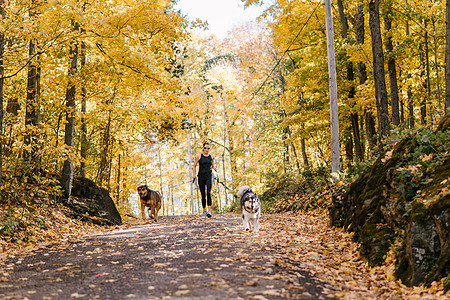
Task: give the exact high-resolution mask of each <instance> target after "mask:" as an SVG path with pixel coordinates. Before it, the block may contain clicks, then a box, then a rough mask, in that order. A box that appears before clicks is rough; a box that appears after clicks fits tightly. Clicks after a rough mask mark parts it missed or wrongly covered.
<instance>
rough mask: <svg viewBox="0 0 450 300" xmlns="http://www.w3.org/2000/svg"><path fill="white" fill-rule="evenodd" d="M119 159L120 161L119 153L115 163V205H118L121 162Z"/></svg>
mask: <svg viewBox="0 0 450 300" xmlns="http://www.w3.org/2000/svg"><path fill="white" fill-rule="evenodd" d="M120 159H121V156H120V153H119V157H118V162H117V182H116V184H117V186H116V203H117V204H120V202H121V201H120V180H121V178H120V175H121V174H120V171H121V170H120V168H121V161H120Z"/></svg>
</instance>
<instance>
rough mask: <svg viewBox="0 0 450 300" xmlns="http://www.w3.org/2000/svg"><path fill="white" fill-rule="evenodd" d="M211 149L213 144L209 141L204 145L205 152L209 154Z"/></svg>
mask: <svg viewBox="0 0 450 300" xmlns="http://www.w3.org/2000/svg"><path fill="white" fill-rule="evenodd" d="M209 149H211V144H210V143H209V142H208V141H205V142H204V143H203V152H208V151H209Z"/></svg>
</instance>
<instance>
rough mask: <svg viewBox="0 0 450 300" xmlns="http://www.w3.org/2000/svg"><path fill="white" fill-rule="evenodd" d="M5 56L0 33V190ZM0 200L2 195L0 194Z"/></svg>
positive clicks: (2, 11)
mask: <svg viewBox="0 0 450 300" xmlns="http://www.w3.org/2000/svg"><path fill="white" fill-rule="evenodd" d="M4 4H5V1H4V0H0V19H3V18H4V17H5V9H4V8H3V6H4ZM4 54H5V35H4V34H3V33H2V32H0V190H2V186H3V143H4V139H3V84H4V78H3V76H4V70H5V67H4V66H3V57H4ZM0 200H2V193H1V192H0Z"/></svg>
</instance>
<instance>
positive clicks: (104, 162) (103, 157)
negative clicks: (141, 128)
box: [95, 91, 115, 186]
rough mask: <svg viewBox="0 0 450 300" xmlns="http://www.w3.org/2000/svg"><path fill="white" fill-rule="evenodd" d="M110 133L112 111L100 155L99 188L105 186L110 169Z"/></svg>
mask: <svg viewBox="0 0 450 300" xmlns="http://www.w3.org/2000/svg"><path fill="white" fill-rule="evenodd" d="M114 94H115V91H114ZM113 97H114V96H113ZM107 104H109V101H108V102H107ZM110 133H111V109H109V111H108V122H107V123H106V128H105V132H104V135H103V149H102V152H101V154H100V166H99V168H98V172H97V178H96V180H95V181H96V183H97V184H98V185H99V186H102V185H103V180H104V177H105V171H106V169H107V167H108V150H109V142H110Z"/></svg>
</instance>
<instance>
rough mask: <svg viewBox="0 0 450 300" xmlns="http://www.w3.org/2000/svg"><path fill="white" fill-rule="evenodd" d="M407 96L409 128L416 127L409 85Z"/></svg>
mask: <svg viewBox="0 0 450 300" xmlns="http://www.w3.org/2000/svg"><path fill="white" fill-rule="evenodd" d="M406 4H408V1H406ZM405 34H406V36H409V23H408V21H406V24H405ZM407 78H408V79H409V78H411V74H409V73H408V75H407ZM406 97H407V98H408V124H409V128H414V100H413V97H412V92H411V88H410V87H408V90H407V91H406Z"/></svg>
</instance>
